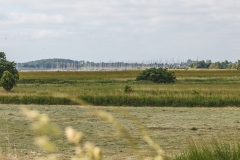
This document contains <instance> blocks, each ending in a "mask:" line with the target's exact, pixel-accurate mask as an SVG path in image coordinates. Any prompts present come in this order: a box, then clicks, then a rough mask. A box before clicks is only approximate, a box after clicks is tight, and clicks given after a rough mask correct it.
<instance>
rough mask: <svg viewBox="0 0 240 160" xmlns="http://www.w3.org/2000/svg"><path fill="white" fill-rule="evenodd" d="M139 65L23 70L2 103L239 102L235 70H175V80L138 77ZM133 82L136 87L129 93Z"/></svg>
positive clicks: (3, 94)
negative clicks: (90, 69) (95, 69)
mask: <svg viewBox="0 0 240 160" xmlns="http://www.w3.org/2000/svg"><path fill="white" fill-rule="evenodd" d="M138 74H139V71H122V72H120V71H115V72H20V80H19V82H18V85H17V87H15V88H14V89H13V91H12V92H11V93H10V94H9V93H7V92H5V91H3V89H1V93H0V102H1V103H4V104H9V103H12V104H59V105H67V104H76V103H74V102H73V101H71V99H79V100H81V102H82V104H93V105H97V106H161V107H164V106H172V107H196V106H199V107H201V106H203V107H225V106H240V97H239V96H240V94H239V93H240V92H239V91H240V85H239V84H240V72H239V71H237V70H176V71H175V74H176V76H177V82H176V83H175V84H153V83H151V82H146V81H136V80H135V78H136V76H137V75H138ZM126 85H130V86H131V87H132V88H133V93H131V94H125V93H124V87H125V86H126Z"/></svg>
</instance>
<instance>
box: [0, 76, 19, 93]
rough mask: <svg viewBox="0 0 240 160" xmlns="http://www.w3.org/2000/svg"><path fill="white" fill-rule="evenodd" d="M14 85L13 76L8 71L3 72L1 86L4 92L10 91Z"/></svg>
mask: <svg viewBox="0 0 240 160" xmlns="http://www.w3.org/2000/svg"><path fill="white" fill-rule="evenodd" d="M15 84H16V80H15V78H14V76H13V74H12V73H10V72H9V71H4V72H3V75H2V77H1V86H2V87H3V88H4V89H5V90H6V91H8V92H9V91H11V89H12V88H13V86H14V85H15Z"/></svg>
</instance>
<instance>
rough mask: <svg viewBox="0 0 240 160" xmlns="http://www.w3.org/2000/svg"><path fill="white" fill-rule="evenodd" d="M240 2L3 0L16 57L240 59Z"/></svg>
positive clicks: (3, 32)
mask: <svg viewBox="0 0 240 160" xmlns="http://www.w3.org/2000/svg"><path fill="white" fill-rule="evenodd" d="M239 8H240V1H239V0H70V1H69V0H51V1H49V0H0V52H1V51H2V52H5V53H6V56H7V59H8V60H10V61H15V62H28V61H33V60H39V59H49V58H65V59H72V60H85V61H94V62H109V61H112V62H119V61H131V62H142V61H148V60H158V61H161V60H162V61H166V60H170V59H171V60H174V61H179V60H180V61H186V60H187V59H192V60H197V59H198V60H208V59H211V60H212V61H214V62H215V61H224V60H228V61H232V62H235V61H237V60H238V59H240V9H239Z"/></svg>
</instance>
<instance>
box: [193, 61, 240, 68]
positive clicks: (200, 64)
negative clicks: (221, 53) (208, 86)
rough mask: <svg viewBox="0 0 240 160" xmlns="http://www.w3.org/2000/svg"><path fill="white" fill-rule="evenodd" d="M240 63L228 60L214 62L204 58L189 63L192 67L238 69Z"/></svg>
mask: <svg viewBox="0 0 240 160" xmlns="http://www.w3.org/2000/svg"><path fill="white" fill-rule="evenodd" d="M238 65H240V63H239V62H238V63H232V62H229V61H227V60H225V61H223V62H212V61H211V60H206V61H204V60H202V61H197V62H193V63H191V64H190V65H189V67H191V68H209V69H237V68H238Z"/></svg>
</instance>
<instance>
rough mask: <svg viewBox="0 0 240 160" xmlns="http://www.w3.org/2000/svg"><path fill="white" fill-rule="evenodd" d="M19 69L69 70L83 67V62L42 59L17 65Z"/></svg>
mask: <svg viewBox="0 0 240 160" xmlns="http://www.w3.org/2000/svg"><path fill="white" fill-rule="evenodd" d="M18 66H19V67H27V68H59V69H70V68H77V69H78V68H80V67H82V66H83V61H73V60H70V59H58V58H54V59H42V60H36V61H30V62H25V63H18Z"/></svg>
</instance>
